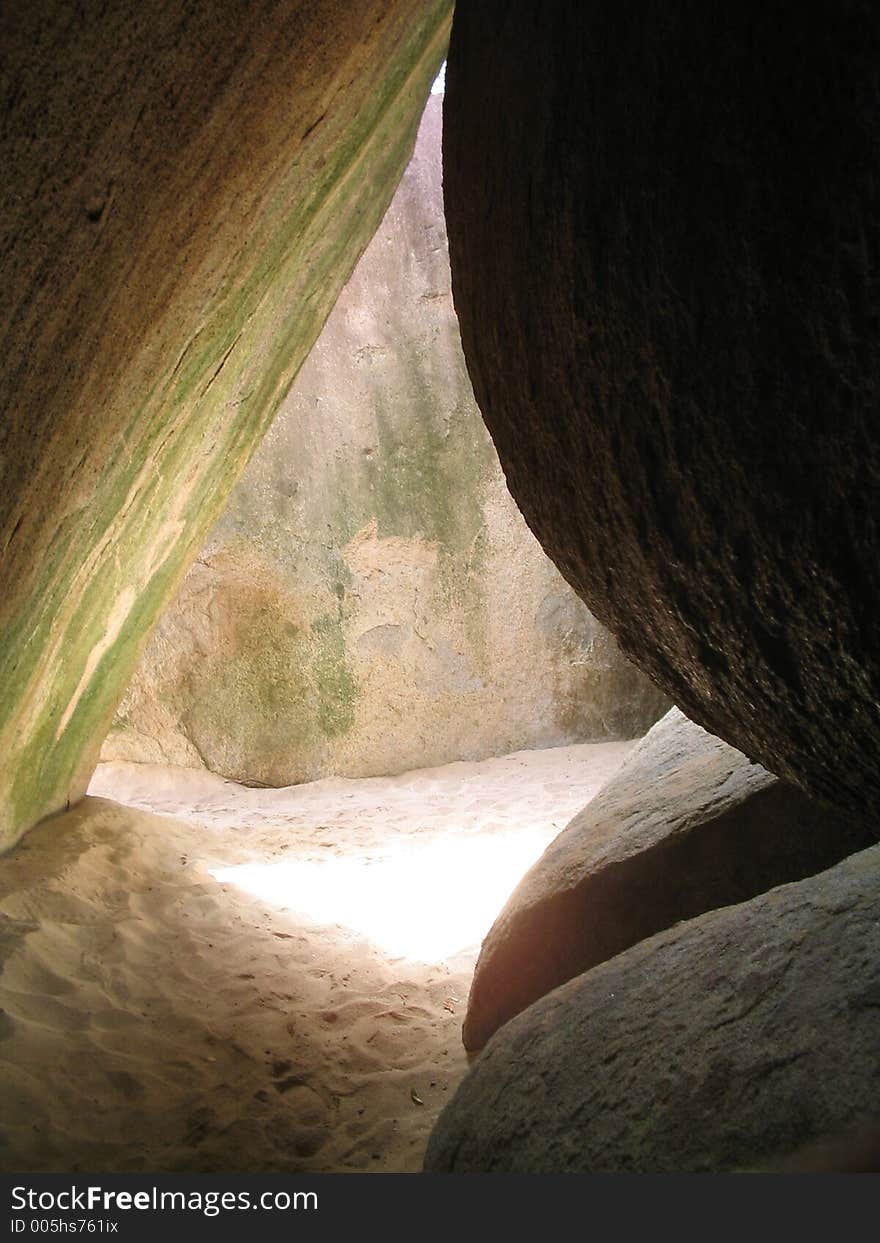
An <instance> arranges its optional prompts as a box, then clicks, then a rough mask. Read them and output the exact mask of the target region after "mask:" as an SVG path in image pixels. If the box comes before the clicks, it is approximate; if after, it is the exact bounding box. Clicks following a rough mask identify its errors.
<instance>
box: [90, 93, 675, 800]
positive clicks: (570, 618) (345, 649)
mask: <svg viewBox="0 0 880 1243" xmlns="http://www.w3.org/2000/svg"><path fill="white" fill-rule="evenodd" d="M441 124H442V100H441V98H440V97H439V96H434V97H432V98H431V99H430V101H429V104H428V107H427V110H426V112H425V116H424V119H423V121H422V125H421V129H420V132H419V138H418V141H417V144H416V149H415V153H414V156H413V159H412V161H411V162H410V164H409V166H408V168H407V170H406V172H405V174H404V176H403V179H402V181H401V184H400V186H399V188H398V190H397V192H396V194H395V197H394V199H393V201H392V203H391V206H390V207H389V209H388V212H387V213H386V216H385V218H384V221H383V223H382V225H381V226H380V228H379V230H378V232H377V233H376V235H375V237H374V238H373V240H372V242H371V243H370V245H369V247H368V248H367V250H366V252H365V254H364V255H363V258H362V259H361V261H360V263H359V264H358V266H357V268H356V270H355V272H354V273H353V275H352V277H351V279H350V281H349V282H348V284H347V286H346V288H345V289H344V290H343V292H342V294H341V295H340V298H339V300H338V302H337V304H336V306H335V308H334V310H333V312H332V313H331V315H330V317H329V318H328V320H327V323H326V325H325V326H324V329H323V331H322V333H321V336H320V338H319V339H318V341H317V342H316V344H315V347H314V349H313V350H312V352H311V354H310V356H309V358H308V360H307V362H306V363H305V365H304V366H303V368H302V370H301V372H300V374H299V376H298V377H297V380H296V383H295V385H294V387H293V389H292V390H291V392H290V395H289V397H288V399H287V400H286V401H285V403H284V405H283V407H282V409H281V412H280V413H279V415H278V416H277V418H276V420H275V421H274V423H273V425H272V427H271V429H270V430H269V432H268V434H267V436H266V438H265V440H264V442H263V444H262V445H261V446H260V448H259V450H258V451H257V452H256V454H255V455H254V457H253V459H252V461H251V462H250V464H249V466H248V468H247V470H246V471H245V473H244V475H243V476H242V478H241V479H240V481H239V482H238V484H237V485H236V487H235V489H234V491H233V493H232V495H231V497H230V500H229V503H228V505H227V508H226V510H225V511H224V513H223V515H222V517H221V518H220V520H219V521H218V523H217V524H216V526H215V527H214V529H213V531H212V532H211V535H210V536H209V539H208V541H207V544H206V545H205V547H204V548H203V549H202V551H201V553H200V555H199V557H198V560H197V562H196V564H195V565H194V566H193V568H192V569H191V570H190V572H189V574H188V575H187V577H186V578H185V580H184V582H183V584H182V586H181V588H180V591H179V593H178V595H177V598H176V601H175V603H174V605H173V607H172V608H171V609H170V610H169V611H168V612H167V613H166V614H165V616H164V617H163V619H162V621H161V623H160V625H159V626H158V628H157V630H156V632H155V634H154V637H153V639H152V641H151V642H150V644H149V646H148V648H147V650H146V653H145V655H144V658H143V661H142V663H141V666H140V668H139V670H138V673H137V675H136V676H135V678H134V680H133V682H132V684H131V686H130V687H129V689H128V691H127V693H126V695H125V697H124V699H123V702H122V705H121V708H120V712H119V714H118V715H117V718H116V720H115V722H114V727H113V730H112V732H111V735H110V737H109V739H108V741H107V744H106V745H105V748H104V752H103V755H104V757H105V758H114V759H133V760H165V761H170V762H173V763H181V764H199V763H202V762H203V763H205V764H206V765H207V766H208V767H209V768H211V769H212V770H214V771H215V772H219V773H222V774H223V775H225V776H229V777H233V778H235V779H238V780H243V781H256V782H265V783H267V784H271V785H284V784H289V783H292V782H296V781H301V780H306V779H310V778H315V777H319V776H323V775H326V774H327V773H330V772H334V773H341V774H344V775H348V776H366V775H371V774H380V773H389V772H399V771H401V770H404V769H407V768H415V767H420V766H424V765H429V764H439V763H445V762H447V761H449V760H454V759H472V758H481V757H484V756H487V755H492V754H498V753H500V752H503V751H507V750H513V749H516V748H519V747H527V746H528V747H530V746H542V745H551V744H554V743H564V742H570V741H575V740H580V739H583V738H608V737H632V736H633V735H635V734H638V733H642V732H644V730H645V729H646V728H647V727H648V725H650V724H651V723H652V721H653V720H655V719H656V717H657V715H659V713H660V712H661V711H662V710H663V707H664V705H665V700H664V698H663V696H662V695H661V694H660V693H659V692H658V691H657V690H656V688H654V687H653V685H652V684H651V683H649V682H648V681H647V679H645V678H644V676H643V675H642V674H640V673H638V672H637V671H636V670H635V669H633V667H632V666H631V665H629V663H628V662H627V661H625V660H624V659H623V658H622V657H621V656H620V654H619V652H618V650H617V647H616V644H615V643H614V640H613V639H612V638H611V637H610V636H609V635H608V634H607V632H606V631H604V630H603V629H602V628H601V627H600V626H599V625H598V623H597V622H596V621H595V620H594V619H593V618H592V617H591V615H590V614H589V612H588V611H587V609H586V607H585V606H584V605H583V604H582V603H581V602H580V601H579V600H578V599H577V597H576V596H575V595H574V593H573V592H572V590H571V588H570V587H568V585H567V584H566V583H565V582H564V580H563V579H562V578H561V577H560V575H559V573H558V571H557V570H556V569H555V567H554V566H553V565H552V563H551V562H550V561H548V559H547V558H546V556H545V554H544V553H543V551H542V550H541V548H540V546H539V545H538V543H537V541H536V540H535V538H534V536H532V534H531V533H530V532H529V530H528V528H527V527H526V525H525V522H524V521H523V519H522V517H521V516H520V514H519V512H518V510H517V509H516V506H515V505H514V503H513V501H512V500H511V498H510V495H509V493H508V492H507V489H506V486H505V484H504V479H503V476H502V474H501V470H500V467H499V464H498V459H497V455H496V454H495V451H494V449H493V446H492V443H491V440H490V439H489V435H488V433H487V431H486V429H485V426H484V424H483V422H482V419H481V418H480V414H479V411H478V410H477V408H476V405H475V403H474V400H473V394H472V391H471V386H470V381H469V379H468V375H467V371H466V368H465V365H464V359H463V357H462V354H461V347H460V343H459V335H458V322H457V319H456V316H455V311H454V309H453V306H452V294H451V288H450V275H449V262H448V252H447V245H446V231H445V223H444V217H443V198H442V186H441V157H440V138H441Z"/></svg>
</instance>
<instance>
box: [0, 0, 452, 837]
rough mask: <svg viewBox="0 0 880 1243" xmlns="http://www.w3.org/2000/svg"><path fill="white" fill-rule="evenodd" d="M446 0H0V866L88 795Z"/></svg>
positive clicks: (338, 282) (314, 318)
mask: <svg viewBox="0 0 880 1243" xmlns="http://www.w3.org/2000/svg"><path fill="white" fill-rule="evenodd" d="M450 8H451V6H450V4H449V2H448V0H428V3H422V2H421V0H419V2H416V0H389V2H385V0H383V2H381V3H380V2H379V0H354V2H353V3H352V2H349V0H346V3H344V4H343V3H340V2H339V0H316V2H315V3H311V4H308V5H303V4H299V3H294V2H293V0H282V2H280V3H278V2H276V0H218V2H217V3H212V4H208V5H196V6H194V5H191V4H188V3H183V2H182V0H144V2H143V3H140V4H138V5H133V4H132V3H130V0H109V2H106V3H100V4H99V3H97V2H96V0H87V2H86V3H85V4H83V5H80V6H77V8H76V9H75V10H73V9H71V8H70V6H65V5H57V4H47V3H33V2H32V0H11V2H10V3H8V4H4V5H3V9H2V15H0V40H2V44H3V51H4V65H3V75H4V77H3V110H4V115H3V131H2V133H3V139H2V142H3V145H2V166H3V178H2V185H0V220H2V222H3V225H2V237H0V262H2V287H3V291H4V309H5V315H4V328H3V334H2V351H0V357H2V360H3V364H2V379H0V405H2V407H3V409H4V420H3V424H2V433H0V465H2V479H0V550H2V559H3V560H2V580H3V592H2V597H0V685H2V687H3V694H2V703H0V751H2V754H3V759H4V762H3V775H2V779H0V848H2V846H3V845H8V844H9V843H10V842H11V841H13V840H14V839H15V838H16V836H17V835H19V834H20V833H21V832H22V831H23V830H24V829H25V828H27V827H28V825H30V824H32V823H33V822H34V821H35V820H36V819H38V818H39V817H40V816H42V815H44V814H46V813H48V812H51V811H53V810H55V809H57V808H59V807H63V806H64V805H65V803H66V802H67V801H68V800H70V799H75V798H77V797H79V795H81V794H82V792H83V790H84V788H85V784H86V782H87V780H88V776H89V774H90V772H91V769H92V767H93V765H94V761H95V759H96V757H97V753H98V749H99V747H100V744H101V741H102V739H103V736H104V734H105V733H106V730H107V728H108V726H109V723H110V720H111V717H112V714H113V711H114V709H115V706H116V703H117V702H118V698H119V695H120V694H121V692H122V689H123V688H124V686H125V684H126V682H127V681H128V679H129V677H130V675H131V672H132V670H133V668H134V665H135V663H136V660H137V656H138V654H139V648H140V647H141V646H142V644H143V640H144V637H145V635H146V633H147V632H148V630H149V627H150V626H151V624H152V623H153V622H154V621H155V619H156V618H157V617H158V615H159V613H160V612H161V609H162V606H163V604H164V603H165V602H166V601H167V599H168V598H169V597H170V596H171V595H172V594H173V591H174V589H175V588H176V586H177V585H178V583H179V581H180V577H181V574H182V573H183V570H184V569H185V568H186V565H187V563H188V561H189V560H190V559H191V558H192V556H193V555H194V554H195V552H196V551H197V549H198V548H199V547H200V546H201V544H202V543H203V541H204V538H205V534H206V533H207V531H208V529H209V528H210V525H211V523H212V522H213V520H214V519H215V518H216V516H217V514H218V512H219V510H220V508H221V506H222V502H223V500H224V499H225V495H226V494H227V492H228V489H229V487H230V486H231V484H232V482H233V481H234V479H235V477H236V476H237V474H238V473H239V471H240V469H241V468H242V467H243V466H244V464H245V462H246V460H247V457H248V456H249V453H250V451H251V449H252V448H253V446H254V444H255V443H256V442H257V441H258V440H259V438H260V436H261V434H262V432H263V431H264V430H265V428H266V427H267V426H268V424H269V421H270V420H271V417H272V415H273V414H274V413H275V411H276V409H277V408H278V405H279V403H280V402H281V400H282V398H283V397H284V395H285V394H286V392H287V389H288V387H289V385H290V382H291V380H292V379H293V377H294V375H295V374H296V371H297V369H298V368H299V366H300V364H301V363H302V361H303V359H304V358H305V356H306V354H307V353H308V350H309V348H310V346H311V345H312V343H313V342H314V340H315V338H316V337H317V335H318V332H319V331H320V328H321V326H322V324H323V321H324V319H325V318H326V315H327V313H328V311H329V310H330V308H331V306H332V304H333V302H334V300H335V297H336V294H337V293H338V291H339V289H340V288H341V286H342V285H343V283H344V282H345V280H346V278H347V277H348V275H349V274H350V272H351V270H352V267H353V266H354V264H355V262H356V260H357V258H358V257H359V255H360V253H361V251H362V250H363V248H364V246H365V245H366V243H367V242H368V240H369V238H370V237H371V236H372V233H373V232H374V230H375V228H376V226H377V225H378V223H379V221H380V219H381V217H382V214H383V212H384V210H385V208H386V206H387V204H388V201H389V199H390V197H391V194H392V193H393V190H394V187H395V186H396V184H397V181H398V179H399V176H400V174H401V172H402V170H403V168H404V166H405V164H406V161H407V159H408V157H409V154H410V152H411V149H412V143H413V140H414V137H415V131H416V126H417V122H418V118H419V116H420V114H421V111H422V108H423V106H424V101H425V98H426V96H427V93H428V89H429V84H430V81H431V79H432V77H433V76H434V74H435V73H436V70H437V67H438V65H439V62H440V60H441V57H442V55H443V50H444V44H445V42H446V38H447V33H448V17H449V12H450Z"/></svg>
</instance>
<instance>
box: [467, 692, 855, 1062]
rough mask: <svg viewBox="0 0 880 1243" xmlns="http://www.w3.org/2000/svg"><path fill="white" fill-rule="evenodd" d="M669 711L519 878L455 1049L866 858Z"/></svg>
mask: <svg viewBox="0 0 880 1243" xmlns="http://www.w3.org/2000/svg"><path fill="white" fill-rule="evenodd" d="M878 837H880V828H878V826H876V825H866V824H865V823H864V822H863V821H861V820H856V819H854V818H853V817H851V816H846V815H842V814H840V813H834V812H831V811H829V810H827V809H826V808H825V807H823V806H821V805H820V804H818V803H817V802H815V800H813V799H810V798H809V797H808V796H807V795H805V794H803V793H802V792H801V791H800V790H798V789H796V788H795V787H794V786H790V785H788V784H787V783H785V782H782V781H779V780H778V778H776V777H773V776H771V775H770V773H768V772H766V770H765V769H763V768H761V767H760V765H758V764H752V763H751V762H750V761H749V760H747V759H746V758H745V756H744V755H742V754H741V753H740V752H739V751H736V750H735V749H734V748H733V747H729V746H728V745H727V744H726V743H724V742H721V740H720V739H718V738H713V737H712V735H711V734H707V733H706V732H705V730H703V729H701V728H700V727H699V726H698V725H694V724H693V723H692V722H691V721H689V720H688V719H687V718H686V717H685V716H683V715H682V714H681V712H679V710H678V709H677V708H673V709H672V710H671V711H670V712H668V713H667V714H666V716H665V717H663V719H662V720H661V721H659V722H658V723H657V724H656V725H655V726H654V728H653V729H652V730H651V731H650V732H649V733H648V734H647V735H646V736H645V738H643V739H642V741H641V742H640V743H639V744H638V746H637V747H636V748H635V750H634V751H633V752H632V753H631V754H630V755H629V756H628V757H627V760H626V762H625V764H624V765H623V767H622V768H621V769H620V771H619V772H618V773H616V774H615V776H614V777H612V778H611V780H610V781H609V782H608V784H607V785H606V786H605V787H604V788H603V789H602V790H600V791H599V793H598V794H597V795H596V797H595V798H594V799H593V800H592V802H590V803H589V804H588V805H587V806H586V807H585V808H584V810H583V811H582V812H581V813H580V814H579V815H578V816H576V817H575V818H574V820H573V821H572V822H571V824H570V825H569V826H568V827H567V828H566V829H565V830H564V831H563V832H562V833H560V835H559V837H557V838H556V840H555V841H554V842H553V843H552V844H551V845H550V846H549V847H548V848H547V850H546V851H545V852H544V854H543V856H542V857H541V859H540V860H539V861H538V862H537V863H536V864H535V866H534V867H533V868H532V869H531V870H530V871H529V872H528V873H527V874H526V876H525V877H524V878H523V880H522V882H521V884H520V885H519V886H518V887H517V889H516V891H515V893H514V894H513V895H512V896H511V898H510V901H509V902H508V903H507V905H506V907H505V908H504V910H503V911H502V912H501V914H500V915H499V916H498V919H497V920H496V921H495V923H494V924H493V926H492V928H491V930H490V931H489V934H488V936H487V937H486V939H485V941H484V942H483V946H482V949H481V951H480V957H479V960H478V962H477V968H476V972H475V975H474V981H473V985H472V986H471V992H470V997H469V999H468V1010H467V1017H466V1019H465V1023H464V1033H463V1034H464V1043H465V1045H466V1047H467V1048H469V1049H479V1048H481V1047H482V1046H483V1045H484V1044H485V1043H486V1041H487V1040H488V1039H489V1037H490V1036H491V1035H492V1034H493V1032H494V1031H495V1030H496V1029H497V1028H498V1027H499V1026H500V1025H501V1024H502V1023H504V1022H506V1021H507V1020H508V1019H509V1018H511V1017H512V1016H513V1015H514V1014H518V1013H519V1012H520V1011H521V1010H524V1009H525V1008H526V1006H529V1005H531V1003H532V1002H533V1001H536V1000H537V999H538V998H539V997H543V996H544V994H545V993H549V992H550V991H551V990H552V989H554V988H556V987H557V985H559V984H563V983H565V981H566V980H570V979H571V978H572V977H573V976H576V975H580V974H581V973H582V972H584V971H586V970H588V969H589V968H590V967H593V966H595V965H596V964H597V963H600V962H603V961H604V960H605V959H607V958H612V957H613V956H614V955H615V954H619V953H620V952H621V951H622V950H625V949H628V948H629V946H631V945H634V944H635V943H636V942H637V941H641V940H644V939H645V938H646V937H649V936H651V935H652V934H653V933H655V932H660V931H662V929H664V928H670V927H672V925H673V924H676V923H678V922H679V921H680V920H684V919H691V918H693V917H694V916H695V915H701V914H703V912H705V911H710V910H713V909H714V908H716V907H720V906H729V905H731V904H733V903H735V902H742V901H744V900H745V899H746V898H752V897H754V896H755V895H756V894H759V893H763V892H764V891H765V890H767V889H770V888H772V887H773V886H774V885H781V884H783V883H784V882H786V881H794V880H802V879H803V878H804V877H806V876H810V875H812V874H813V873H815V872H819V871H822V870H823V869H824V868H828V867H830V866H831V865H832V864H834V863H837V862H839V861H840V860H841V859H843V858H845V857H846V856H847V855H848V854H852V853H853V851H856V850H861V849H863V848H864V847H866V846H870V845H873V844H874V843H875V842H876V841H877V839H878Z"/></svg>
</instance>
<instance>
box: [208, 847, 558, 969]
mask: <svg viewBox="0 0 880 1243" xmlns="http://www.w3.org/2000/svg"><path fill="white" fill-rule="evenodd" d="M555 832H556V830H555V829H554V830H550V831H549V832H548V831H544V832H543V833H541V832H539V831H535V830H525V831H522V830H521V831H519V832H515V833H512V834H494V835H493V836H492V837H491V838H490V837H484V838H480V837H474V836H473V835H469V836H462V837H458V838H452V837H449V838H442V839H440V840H438V841H435V842H433V843H431V845H428V846H422V847H418V846H415V847H404V846H400V845H398V844H397V843H396V842H394V843H391V842H389V844H388V847H387V850H386V852H385V857H384V858H381V859H375V860H374V859H370V858H365V857H360V858H358V857H349V858H335V859H328V860H327V861H326V862H324V861H321V862H280V863H248V864H242V865H240V866H237V867H226V868H216V869H211V872H210V874H211V875H212V876H213V877H214V879H215V880H218V881H220V882H221V883H222V884H232V885H236V886H238V887H239V888H241V889H244V890H245V891H246V892H248V893H251V894H253V895H254V896H255V897H259V898H261V899H262V900H263V901H265V902H269V903H271V904H272V905H274V906H276V907H279V908H282V909H285V910H289V911H291V912H292V913H296V914H297V915H299V916H301V917H304V918H306V919H308V920H310V921H311V922H313V923H316V924H340V925H342V926H343V927H346V928H348V929H350V930H351V931H352V932H355V933H358V934H359V935H361V936H363V937H366V938H367V939H369V940H370V941H372V942H373V943H374V944H375V945H376V946H377V947H378V948H379V949H381V950H383V951H384V952H385V953H386V954H388V955H389V956H390V957H392V958H407V959H410V960H411V961H417V962H442V961H444V960H445V959H447V958H451V957H453V956H454V955H455V954H456V953H458V952H460V951H461V950H464V949H468V948H470V947H472V946H475V945H478V944H479V943H480V941H481V940H482V939H483V937H484V936H485V935H486V933H487V932H488V931H489V928H490V927H491V925H492V922H493V920H494V919H495V917H496V915H497V914H498V912H499V911H500V910H501V908H502V906H503V905H504V903H505V901H506V900H507V898H508V897H509V895H510V894H511V893H512V891H513V890H514V889H515V887H516V885H517V884H518V883H519V881H520V879H521V878H522V876H523V874H524V873H525V872H526V871H527V870H528V869H529V867H531V865H532V864H533V863H534V862H535V860H536V859H537V858H538V857H539V856H540V854H541V853H542V851H543V850H544V848H545V847H546V845H547V844H548V842H549V841H550V840H551V838H552V837H553V836H554V834H555Z"/></svg>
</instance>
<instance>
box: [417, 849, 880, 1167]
mask: <svg viewBox="0 0 880 1243" xmlns="http://www.w3.org/2000/svg"><path fill="white" fill-rule="evenodd" d="M878 915H880V847H873V848H872V849H870V850H866V851H863V852H862V853H860V854H856V855H853V856H851V858H849V859H847V860H846V861H845V862H843V863H840V864H838V865H837V866H836V867H835V868H832V869H831V870H829V871H827V872H823V873H821V874H820V875H819V876H816V877H811V878H810V879H809V880H804V881H800V882H798V883H796V884H791V885H785V886H783V887H781V888H779V889H774V890H772V891H771V892H770V893H767V894H764V895H762V896H761V897H759V898H755V899H753V900H752V901H750V902H746V903H743V904H742V905H740V906H735V907H728V908H726V909H724V910H722V911H713V912H711V913H709V914H706V915H703V916H700V918H698V919H695V920H693V921H691V922H689V923H686V924H681V925H679V926H678V927H677V928H673V929H670V930H669V931H667V932H663V933H660V934H659V935H657V936H655V937H652V938H650V939H649V940H648V941H643V942H641V943H640V944H639V945H637V946H634V947H633V948H632V949H630V950H628V951H627V952H626V953H624V954H621V955H620V956H619V957H617V958H614V959H612V960H611V961H610V962H606V963H602V964H601V965H600V966H598V967H594V968H593V970H592V971H588V972H587V973H586V974H585V975H582V976H579V977H578V978H577V979H575V980H572V981H571V982H570V983H568V984H565V985H563V986H562V987H561V988H558V989H556V990H555V991H554V992H552V993H551V994H549V995H548V996H547V997H545V998H543V999H542V1000H541V1001H539V1002H536V1003H535V1005H533V1006H531V1007H530V1008H529V1009H528V1010H526V1011H524V1012H523V1013H522V1014H520V1015H518V1016H517V1017H516V1018H515V1019H513V1020H512V1021H511V1022H510V1023H508V1024H507V1025H506V1026H505V1027H503V1028H502V1029H501V1030H500V1031H499V1032H498V1033H497V1034H496V1035H495V1036H494V1037H493V1039H492V1040H491V1041H490V1042H489V1044H488V1045H487V1046H486V1049H485V1051H484V1052H483V1053H482V1054H481V1055H480V1057H479V1058H478V1060H477V1062H476V1063H475V1065H474V1066H473V1068H472V1069H471V1071H470V1073H469V1074H468V1076H467V1078H466V1079H465V1080H464V1081H463V1083H462V1084H461V1086H460V1088H459V1090H458V1092H457V1093H456V1095H455V1097H454V1098H453V1100H452V1101H451V1102H450V1104H449V1105H448V1106H447V1108H446V1110H445V1111H444V1113H443V1114H442V1115H441V1117H440V1119H439V1121H438V1123H437V1126H436V1128H435V1130H434V1133H433V1135H432V1138H431V1141H430V1144H429V1146H428V1152H427V1157H426V1168H428V1169H430V1170H445V1171H460V1172H466V1171H491V1170H507V1171H516V1172H536V1173H538V1172H552V1171H558V1172H575V1171H583V1172H586V1171H674V1170H682V1171H687V1170H700V1171H702V1170H721V1171H726V1170H730V1171H732V1170H737V1169H754V1168H767V1167H773V1166H782V1165H784V1164H785V1162H786V1160H787V1158H788V1157H789V1156H790V1154H793V1153H795V1154H796V1153H799V1152H803V1151H804V1150H805V1149H807V1150H809V1149H811V1148H812V1146H813V1145H815V1144H817V1142H818V1141H820V1140H821V1139H822V1138H823V1137H825V1136H828V1137H837V1136H839V1135H841V1134H847V1133H849V1134H854V1133H856V1132H858V1131H859V1129H860V1128H862V1127H865V1126H870V1123H871V1122H872V1121H873V1123H874V1132H873V1144H874V1155H875V1156H876V1128H877V1121H878V1104H877V1102H878V1099H880V1081H878V1076H880V1059H878V1050H880V918H878ZM816 1152H817V1150H815V1149H814V1150H813V1157H814V1159H815V1157H816ZM819 1154H820V1158H819V1159H821V1149H820V1150H819ZM839 1159H840V1158H839V1156H838V1157H834V1156H831V1157H829V1161H834V1162H837V1161H838V1160H839ZM874 1168H876V1166H875V1167H874Z"/></svg>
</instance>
